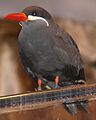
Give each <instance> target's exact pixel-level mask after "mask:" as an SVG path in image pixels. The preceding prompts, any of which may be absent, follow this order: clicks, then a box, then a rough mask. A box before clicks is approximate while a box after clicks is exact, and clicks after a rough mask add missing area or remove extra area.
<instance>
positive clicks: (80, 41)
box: [0, 0, 96, 120]
mask: <svg viewBox="0 0 96 120" xmlns="http://www.w3.org/2000/svg"><path fill="white" fill-rule="evenodd" d="M31 5H36V6H37V5H38V6H41V7H43V8H45V9H46V10H48V11H49V12H50V13H51V14H52V16H53V17H54V20H55V22H56V23H57V24H59V25H60V26H61V27H62V28H63V29H64V30H65V31H67V32H68V33H69V34H71V36H72V37H73V38H74V40H75V41H76V43H77V45H78V47H79V49H80V52H81V55H82V58H83V61H84V65H85V73H86V78H87V83H96V0H39V1H38V0H15V1H13V0H8V1H7V0H0V16H1V19H0V96H3V95H10V94H16V93H21V92H27V91H33V90H34V88H35V86H36V85H35V83H34V82H32V81H31V80H30V78H29V77H28V75H27V74H26V73H25V71H24V70H23V67H22V64H21V62H20V59H19V55H18V35H19V32H20V29H21V27H20V26H19V24H18V22H13V21H6V20H4V19H3V16H4V15H6V14H8V13H12V12H19V11H22V10H23V9H24V8H25V7H27V6H31ZM5 119H6V120H27V119H29V120H32V119H34V120H41V119H42V120H49V119H50V120H96V102H92V103H89V107H88V112H84V111H82V110H77V114H76V115H74V116H72V115H70V114H69V113H68V112H67V111H66V110H65V109H64V107H63V105H57V106H52V107H48V108H44V109H39V110H34V111H25V112H17V113H10V114H6V115H0V120H5Z"/></svg>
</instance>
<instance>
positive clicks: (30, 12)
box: [5, 6, 52, 26]
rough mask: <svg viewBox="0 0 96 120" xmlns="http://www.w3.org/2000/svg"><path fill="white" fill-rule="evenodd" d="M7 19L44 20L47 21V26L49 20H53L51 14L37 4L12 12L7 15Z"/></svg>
mask: <svg viewBox="0 0 96 120" xmlns="http://www.w3.org/2000/svg"><path fill="white" fill-rule="evenodd" d="M5 19H8V20H16V21H20V22H21V21H23V22H26V21H34V20H43V21H44V22H46V24H47V26H48V25H49V23H48V21H50V20H52V17H51V15H50V14H49V13H48V12H47V11H46V10H45V9H43V8H41V7H37V6H30V7H27V8H25V9H24V10H23V11H22V12H20V13H12V14H8V15H7V16H5Z"/></svg>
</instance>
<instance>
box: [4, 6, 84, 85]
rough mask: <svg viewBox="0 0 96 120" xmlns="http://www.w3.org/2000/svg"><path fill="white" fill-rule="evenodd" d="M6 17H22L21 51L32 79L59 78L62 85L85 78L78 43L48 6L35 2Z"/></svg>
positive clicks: (18, 18)
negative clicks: (39, 5)
mask: <svg viewBox="0 0 96 120" xmlns="http://www.w3.org/2000/svg"><path fill="white" fill-rule="evenodd" d="M6 19H12V20H18V21H21V22H20V25H21V26H22V29H21V32H20V35H19V52H20V57H21V62H22V63H23V65H24V68H25V69H26V71H27V72H28V73H29V75H30V76H31V77H32V79H34V80H38V81H39V80H42V81H43V82H44V81H47V82H48V81H54V79H55V78H56V79H55V80H57V81H55V82H57V84H58V80H60V81H59V85H60V86H64V85H69V84H78V83H84V82H85V74H84V65H83V62H82V59H81V55H80V52H79V49H78V47H77V45H76V43H75V42H74V40H73V39H72V37H71V36H70V35H69V34H68V33H67V32H65V31H64V30H62V29H61V28H60V27H59V26H58V25H57V24H56V23H55V22H54V20H53V18H52V17H51V15H50V14H49V13H48V12H47V11H46V10H44V9H43V8H40V7H36V6H31V7H27V8H25V9H24V10H23V11H22V12H21V13H17V14H10V15H8V16H6ZM39 84H41V83H40V81H39Z"/></svg>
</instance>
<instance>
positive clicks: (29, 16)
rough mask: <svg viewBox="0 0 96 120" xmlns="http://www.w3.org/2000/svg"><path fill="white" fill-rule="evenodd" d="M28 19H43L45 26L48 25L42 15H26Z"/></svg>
mask: <svg viewBox="0 0 96 120" xmlns="http://www.w3.org/2000/svg"><path fill="white" fill-rule="evenodd" d="M28 20H43V21H44V22H46V24H47V26H49V23H48V21H47V20H46V19H44V18H43V17H38V16H32V15H28Z"/></svg>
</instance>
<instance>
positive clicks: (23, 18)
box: [5, 12, 28, 21]
mask: <svg viewBox="0 0 96 120" xmlns="http://www.w3.org/2000/svg"><path fill="white" fill-rule="evenodd" d="M5 19H7V20H15V21H26V20H27V19H28V18H27V16H26V15H25V14H24V13H23V12H21V13H12V14H9V15H7V16H5Z"/></svg>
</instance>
